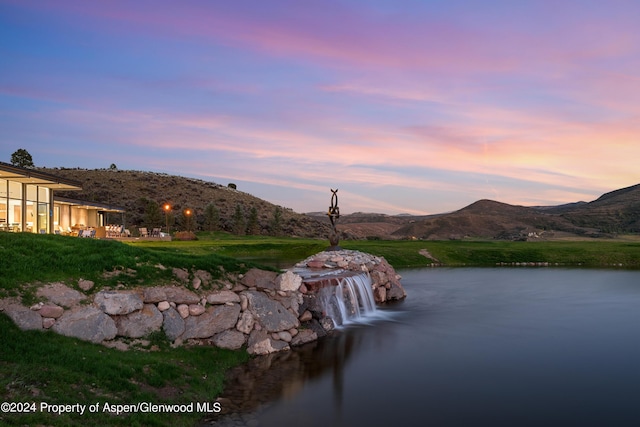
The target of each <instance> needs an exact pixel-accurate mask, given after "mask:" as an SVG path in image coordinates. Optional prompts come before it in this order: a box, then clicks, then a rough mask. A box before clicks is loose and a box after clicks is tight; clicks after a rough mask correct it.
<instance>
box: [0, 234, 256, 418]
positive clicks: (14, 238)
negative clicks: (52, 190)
mask: <svg viewBox="0 0 640 427" xmlns="http://www.w3.org/2000/svg"><path fill="white" fill-rule="evenodd" d="M159 264H162V265H163V266H164V267H166V268H165V269H162V268H157V265H159ZM171 267H186V268H197V269H205V270H208V271H210V272H211V273H212V274H213V275H214V276H221V275H223V274H225V273H239V272H243V271H245V270H246V269H247V268H248V267H249V265H248V263H246V262H241V261H238V260H236V259H233V258H229V257H225V256H223V255H219V254H212V253H209V254H201V255H197V256H196V255H192V254H189V253H186V252H183V251H173V250H169V251H166V250H165V251H150V250H147V249H145V248H140V247H135V246H131V245H126V244H123V243H119V242H113V241H100V240H95V239H79V238H74V237H64V236H55V235H34V234H27V233H0V298H1V297H7V296H18V295H20V296H21V297H22V298H23V303H25V304H27V305H29V304H30V303H32V302H33V301H34V299H35V296H34V295H35V289H36V288H37V286H39V284H41V283H46V282H50V281H62V282H65V283H67V285H69V286H71V287H75V286H76V284H77V279H79V278H81V277H82V278H85V279H91V280H94V281H95V282H96V286H95V288H94V289H93V291H94V292H95V291H97V290H98V289H100V288H103V287H107V286H114V285H116V284H120V286H124V287H134V286H149V285H157V284H162V283H166V282H169V281H170V280H171V278H172V273H171ZM221 268H222V269H221ZM105 271H107V272H111V271H122V272H125V273H126V274H120V275H118V276H112V275H104V274H103V273H104V272H105ZM0 342H1V343H2V344H1V345H0V397H1V400H2V402H13V403H21V404H22V403H26V402H34V403H35V404H36V406H37V407H39V405H40V403H41V402H45V403H50V404H57V405H60V404H86V405H89V404H99V408H100V411H99V412H97V413H86V412H85V414H84V415H78V414H65V415H60V416H58V415H54V414H51V413H41V412H39V411H38V412H35V413H22V414H18V413H7V412H4V411H3V412H0V425H21V426H22V425H56V426H57V425H65V426H75V425H77V426H80V425H134V426H135V425H141V426H175V425H184V426H191V425H193V424H194V423H195V422H197V420H199V419H202V418H203V417H204V415H205V414H204V413H201V412H200V413H199V412H193V413H181V414H158V413H135V414H121V415H119V416H115V415H111V414H109V413H105V412H103V411H102V409H103V408H104V406H103V405H104V404H105V403H109V404H114V405H116V404H135V403H138V402H150V403H152V404H163V403H170V404H176V403H179V404H182V403H184V404H188V403H191V402H193V403H194V404H195V403H197V402H200V403H206V402H211V403H213V402H214V401H215V398H216V397H217V396H218V395H219V394H220V392H221V390H222V384H223V379H224V375H225V373H226V371H227V370H228V369H229V368H230V367H231V366H236V365H238V364H240V363H243V362H244V361H246V360H247V359H248V355H247V353H246V352H244V351H225V350H221V349H216V348H213V347H208V346H203V347H190V348H171V347H170V346H169V342H168V340H167V339H166V337H164V335H163V334H162V333H159V334H155V335H154V336H151V337H148V338H147V340H146V341H144V342H142V343H141V344H139V345H138V349H136V350H130V351H127V352H122V351H118V350H115V349H109V348H106V347H104V346H101V345H96V344H91V343H87V342H83V341H79V340H77V339H72V338H68V337H64V336H60V335H57V334H55V333H53V332H40V331H20V330H19V329H17V328H16V327H15V325H14V324H13V322H12V321H11V320H10V319H9V318H8V317H7V316H6V315H4V314H2V313H0ZM29 409H31V407H29Z"/></svg>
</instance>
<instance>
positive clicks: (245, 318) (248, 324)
mask: <svg viewBox="0 0 640 427" xmlns="http://www.w3.org/2000/svg"><path fill="white" fill-rule="evenodd" d="M254 324H255V320H254V318H253V315H252V314H251V312H249V311H243V312H242V314H241V315H240V319H238V323H236V329H237V330H238V331H240V332H242V333H243V334H249V333H251V331H252V330H253V325H254Z"/></svg>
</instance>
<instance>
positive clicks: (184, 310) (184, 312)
mask: <svg viewBox="0 0 640 427" xmlns="http://www.w3.org/2000/svg"><path fill="white" fill-rule="evenodd" d="M177 310H178V313H180V316H181V317H182V318H183V319H186V318H187V317H189V306H188V305H187V304H180V305H179V306H178V307H177Z"/></svg>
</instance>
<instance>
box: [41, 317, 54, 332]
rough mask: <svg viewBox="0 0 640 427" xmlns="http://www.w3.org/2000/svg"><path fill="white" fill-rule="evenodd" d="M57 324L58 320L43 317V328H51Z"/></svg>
mask: <svg viewBox="0 0 640 427" xmlns="http://www.w3.org/2000/svg"><path fill="white" fill-rule="evenodd" d="M55 323H56V319H54V318H52V317H43V318H42V327H43V328H44V329H49V328H51V327H52V326H53V325H54V324H55Z"/></svg>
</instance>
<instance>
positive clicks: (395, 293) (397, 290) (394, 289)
mask: <svg viewBox="0 0 640 427" xmlns="http://www.w3.org/2000/svg"><path fill="white" fill-rule="evenodd" d="M390 283H391V289H389V291H387V300H399V299H402V298H404V297H406V296H407V293H406V292H405V291H404V288H403V287H402V285H401V284H400V283H398V282H395V281H391V282H390Z"/></svg>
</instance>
